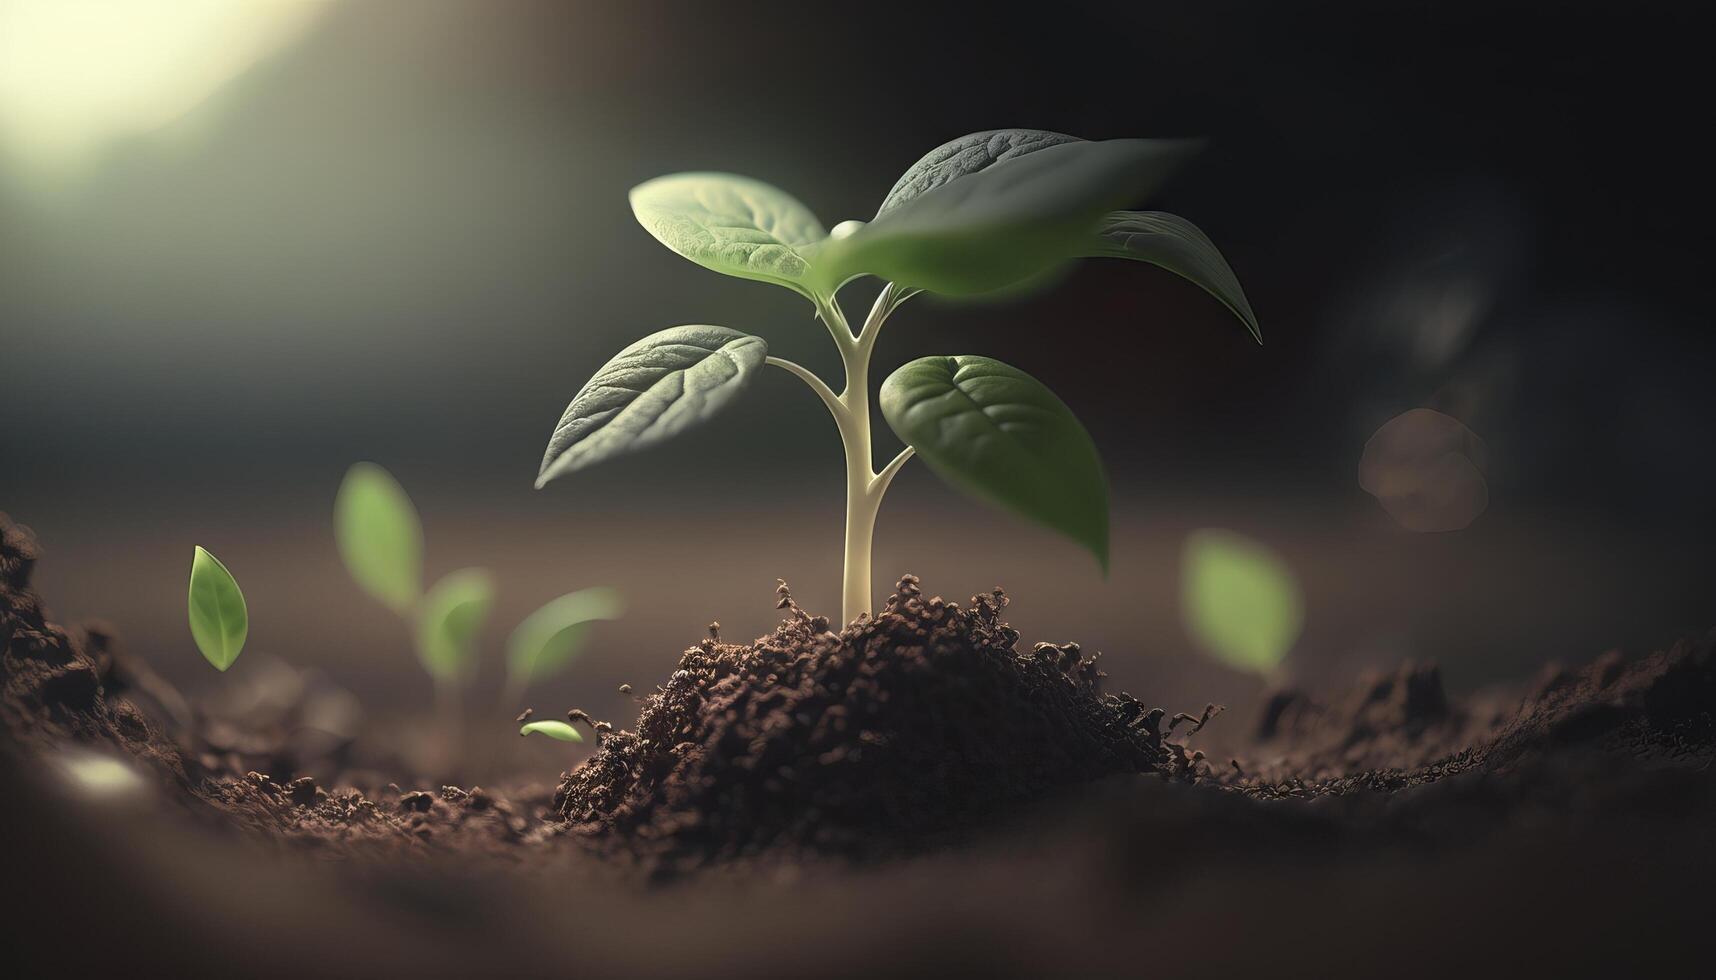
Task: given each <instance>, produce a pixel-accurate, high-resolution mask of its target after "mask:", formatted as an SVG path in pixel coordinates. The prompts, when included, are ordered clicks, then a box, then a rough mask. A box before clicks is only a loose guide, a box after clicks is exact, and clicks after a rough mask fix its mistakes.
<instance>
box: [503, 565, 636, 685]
mask: <svg viewBox="0 0 1716 980" xmlns="http://www.w3.org/2000/svg"><path fill="white" fill-rule="evenodd" d="M624 610H625V607H624V604H623V603H622V602H621V601H620V594H619V593H618V592H615V591H614V590H613V589H608V588H600V587H598V588H594V589H583V590H580V591H578V592H573V593H570V594H568V595H563V596H561V597H560V598H558V599H551V600H549V601H548V602H547V603H546V604H544V605H543V606H542V608H540V609H538V610H536V611H535V612H533V613H531V614H530V615H529V616H526V617H525V618H524V621H523V622H521V623H519V624H518V628H517V629H514V630H513V631H512V636H511V637H510V638H508V640H507V645H506V687H505V688H504V689H503V691H502V697H503V699H504V700H505V701H506V702H509V703H510V702H516V701H517V700H518V699H519V697H520V696H521V695H523V693H524V690H525V688H527V687H529V686H530V685H531V684H533V683H535V682H536V681H539V680H541V679H543V678H545V677H548V676H550V675H552V674H555V673H558V672H559V671H561V670H563V669H565V667H566V665H567V664H568V663H571V661H572V658H573V657H574V656H575V655H576V654H577V653H578V651H579V650H580V649H581V648H582V647H583V645H584V642H585V640H586V639H587V638H588V636H589V633H590V627H591V625H592V624H594V623H596V622H599V621H602V620H611V619H618V618H619V617H620V614H621V613H622V612H624Z"/></svg>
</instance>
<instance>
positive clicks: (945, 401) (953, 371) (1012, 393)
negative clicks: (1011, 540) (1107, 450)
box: [881, 355, 1108, 572]
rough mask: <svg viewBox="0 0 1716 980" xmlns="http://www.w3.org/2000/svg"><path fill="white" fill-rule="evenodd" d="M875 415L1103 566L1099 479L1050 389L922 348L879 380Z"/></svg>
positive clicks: (980, 491)
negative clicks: (932, 354) (915, 357)
mask: <svg viewBox="0 0 1716 980" xmlns="http://www.w3.org/2000/svg"><path fill="white" fill-rule="evenodd" d="M881 405H882V415H883V417H885V418H886V419H887V420H888V425H889V426H891V427H892V428H893V430H894V432H895V433H896V434H898V435H899V437H900V438H901V439H903V440H905V442H906V444H907V445H909V446H911V447H912V448H913V449H914V450H916V451H917V454H918V455H919V456H922V457H923V459H924V462H926V463H928V464H929V467H930V468H931V469H933V470H935V472H936V473H937V474H938V475H940V476H941V478H942V479H944V480H946V481H947V482H949V483H951V484H952V485H954V486H955V487H958V488H959V489H961V490H963V491H965V492H966V493H968V494H970V495H972V496H974V497H977V498H978V499H980V500H986V501H989V502H991V503H995V504H998V505H1000V506H1002V507H1004V508H1006V509H1008V510H1011V511H1013V512H1015V513H1017V514H1019V515H1021V516H1023V517H1026V518H1028V519H1030V520H1033V521H1036V522H1037V523H1039V524H1042V525H1044V526H1046V527H1049V528H1051V529H1053V530H1056V531H1059V532H1060V533H1062V534H1064V535H1066V536H1067V537H1069V538H1072V539H1073V540H1074V541H1076V542H1078V543H1079V544H1081V545H1083V546H1084V547H1086V548H1088V549H1090V551H1091V553H1092V554H1094V555H1095V556H1096V559H1097V561H1098V562H1100V563H1101V565H1102V568H1103V571H1104V572H1106V571H1107V570H1108V481H1107V479H1106V477H1105V476H1104V475H1103V469H1102V460H1101V459H1100V458H1099V457H1098V456H1097V452H1096V446H1095V444H1093V443H1092V442H1091V439H1090V434H1089V433H1088V432H1086V431H1085V429H1084V426H1082V425H1080V424H1079V421H1078V419H1077V418H1075V417H1074V416H1073V413H1072V411H1071V410H1070V409H1068V408H1067V406H1066V405H1065V404H1064V403H1063V402H1062V401H1061V400H1060V399H1059V398H1056V397H1055V395H1054V392H1051V391H1050V390H1049V389H1047V388H1045V387H1044V386H1043V385H1042V384H1041V383H1040V382H1038V381H1037V380H1036V379H1035V378H1032V377H1031V376H1030V375H1028V374H1025V373H1024V372H1023V371H1020V370H1018V369H1017V368H1014V367H1010V366H1008V365H1006V364H1003V363H1001V362H1000V361H996V360H992V359H990V358H987V357H973V356H970V355H961V356H958V357H925V358H920V359H918V360H916V361H912V362H911V363H909V364H906V365H904V366H903V367H901V368H900V369H899V370H897V371H895V372H894V373H893V374H891V375H889V376H888V380H887V381H886V382H884V383H883V384H882V394H881Z"/></svg>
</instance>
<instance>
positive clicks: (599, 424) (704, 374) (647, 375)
mask: <svg viewBox="0 0 1716 980" xmlns="http://www.w3.org/2000/svg"><path fill="white" fill-rule="evenodd" d="M768 353H769V345H768V344H767V343H766V342H765V341H764V340H763V339H762V338H761V337H752V336H750V335H749V334H743V333H740V332H739V331H737V330H729V329H727V328H726V327H711V326H703V325H688V326H682V327H669V328H668V329H666V330H663V331H661V332H659V333H653V334H650V335H649V336H648V337H645V338H644V339H642V340H640V341H638V342H637V343H635V344H633V345H631V346H630V347H627V348H626V349H625V350H623V351H620V353H619V354H617V355H615V357H614V359H613V360H611V361H609V362H608V363H607V364H605V365H603V366H602V369H601V370H600V371H597V372H596V376H595V377H593V378H591V379H590V380H589V381H588V382H586V383H585V385H584V387H583V388H582V389H580V390H579V392H578V396H577V397H576V398H574V399H572V404H571V405H569V406H567V408H566V414H565V415H562V416H561V417H560V424H559V425H557V426H555V427H554V435H553V437H551V438H550V439H549V440H548V451H547V452H545V453H543V455H542V470H541V472H540V473H539V474H538V475H537V478H536V486H537V487H538V488H539V489H540V488H541V487H542V486H544V485H545V484H547V483H548V481H549V480H552V479H554V478H555V477H559V476H564V475H566V474H567V473H571V472H574V471H576V470H581V469H583V468H584V467H586V466H589V465H591V464H592V463H596V462H600V461H601V460H604V459H608V458H609V457H612V456H618V455H622V454H624V453H629V452H636V451H637V450H640V449H644V448H646V447H648V446H653V445H655V444H656V443H658V442H661V441H663V440H665V439H670V438H672V437H674V436H676V435H679V434H680V433H681V432H684V431H685V430H687V429H690V428H693V427H694V426H697V425H700V424H702V423H703V422H705V421H708V420H709V419H710V418H711V417H712V416H714V415H716V414H717V413H719V412H720V411H721V410H722V409H724V408H726V407H727V406H728V404H730V403H731V402H732V400H733V399H734V398H736V397H738V395H739V393H740V392H742V391H744V390H745V388H746V387H748V386H749V385H750V383H751V381H752V379H753V378H754V377H755V376H756V372H757V368H759V367H761V366H762V364H763V359H764V358H766V357H767V356H768Z"/></svg>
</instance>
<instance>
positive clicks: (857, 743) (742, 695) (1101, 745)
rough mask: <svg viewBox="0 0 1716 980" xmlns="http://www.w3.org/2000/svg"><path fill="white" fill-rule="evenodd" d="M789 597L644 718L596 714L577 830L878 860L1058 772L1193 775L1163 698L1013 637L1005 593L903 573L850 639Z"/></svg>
mask: <svg viewBox="0 0 1716 980" xmlns="http://www.w3.org/2000/svg"><path fill="white" fill-rule="evenodd" d="M779 592H780V596H781V599H780V606H781V608H783V609H785V610H787V612H788V618H787V619H786V620H785V621H784V622H782V623H781V625H780V626H779V628H777V629H776V630H775V632H774V633H772V634H770V635H769V636H765V637H763V638H762V639H760V640H758V641H756V642H755V643H751V644H730V643H721V642H720V641H719V635H718V632H717V630H718V627H715V628H712V629H711V636H710V638H709V639H706V640H704V641H703V642H701V643H699V644H698V645H697V646H695V647H692V648H691V649H689V650H687V651H686V652H685V655H684V656H683V657H682V658H681V660H680V662H679V666H678V669H677V670H675V671H674V673H673V676H672V677H670V678H669V679H668V682H667V684H666V685H664V686H663V687H661V688H659V689H658V690H657V691H656V692H655V693H654V694H651V695H649V696H648V697H646V698H645V699H644V701H643V709H642V711H641V712H640V714H639V716H638V721H637V726H636V730H635V731H617V732H615V731H603V729H606V728H608V727H609V726H607V725H606V724H605V723H602V724H599V725H598V726H597V731H598V732H599V733H600V735H599V737H600V738H601V746H600V749H599V751H598V752H597V753H596V754H595V755H594V756H593V757H592V758H591V759H589V760H588V761H586V762H585V763H584V764H583V765H581V766H579V767H578V768H577V770H576V771H574V772H572V773H571V774H570V775H569V776H568V777H567V778H566V780H565V781H564V782H562V783H561V785H560V789H559V791H558V792H556V794H555V809H556V811H557V812H558V814H559V815H560V817H561V818H563V819H564V820H566V821H567V822H568V823H569V824H570V825H571V827H572V828H573V829H575V830H577V831H578V832H581V833H584V834H589V835H598V836H609V837H618V838H621V839H622V840H624V841H625V842H626V846H627V849H628V850H630V851H632V852H633V853H647V854H649V855H651V856H652V857H655V858H657V859H659V860H660V861H661V862H662V864H663V866H664V867H667V868H670V869H671V868H682V867H686V866H695V865H697V864H701V863H705V862H707V861H723V860H730V859H734V858H749V857H755V856H757V855H759V854H763V853H765V852H768V851H771V850H775V849H781V848H785V849H789V850H792V851H802V850H806V849H810V850H814V851H817V852H819V853H823V854H839V855H844V856H848V857H854V858H859V857H865V858H873V857H876V856H879V855H882V854H887V853H897V852H904V851H911V850H921V849H923V848H925V847H929V846H933V845H934V844H935V843H938V842H940V841H942V840H943V839H945V837H946V835H948V834H949V833H950V832H956V831H958V830H959V829H960V828H969V827H970V826H972V825H973V824H974V823H981V822H982V821H984V820H985V819H987V818H988V817H990V816H992V815H993V814H995V813H996V812H997V811H999V810H1001V809H1002V808H1004V807H1006V806H1007V805H1009V804H1012V803H1016V802H1018V801H1022V800H1029V799H1033V798H1036V797H1038V796H1041V795H1042V794H1044V793H1046V792H1049V791H1051V790H1053V789H1054V788H1055V787H1057V786H1062V785H1066V784H1069V783H1081V782H1089V781H1090V780H1093V779H1097V778H1100V777H1103V776H1109V775H1113V774H1116V773H1153V774H1156V775H1160V776H1162V777H1165V778H1181V779H1189V778H1193V777H1194V775H1195V772H1194V769H1195V766H1196V765H1197V763H1195V762H1193V761H1192V760H1191V759H1190V758H1189V757H1188V754H1187V752H1186V750H1185V748H1184V747H1183V746H1181V745H1180V744H1178V743H1176V742H1173V741H1171V740H1169V739H1167V738H1164V733H1163V727H1164V726H1163V718H1164V712H1163V711H1162V709H1160V708H1147V707H1146V706H1145V705H1144V704H1143V703H1142V702H1140V701H1139V700H1138V699H1137V698H1134V697H1132V696H1131V695H1130V694H1124V693H1122V694H1118V695H1107V696H1105V695H1103V694H1102V693H1101V686H1102V681H1103V677H1104V675H1103V672H1102V671H1101V670H1099V669H1098V668H1097V658H1096V657H1095V656H1089V655H1086V654H1084V653H1083V652H1082V651H1080V649H1079V647H1078V645H1077V644H1067V645H1064V646H1056V645H1053V644H1048V643H1039V644H1037V645H1036V646H1035V647H1033V648H1031V649H1030V650H1023V651H1022V650H1019V649H1017V643H1018V639H1019V634H1018V633H1017V632H1016V631H1014V630H1013V629H1011V628H1010V627H1008V626H1007V624H1006V623H1004V622H1002V621H1001V612H1002V610H1003V609H1004V608H1005V607H1006V605H1007V597H1006V595H1005V594H1004V593H1003V592H1002V591H1001V590H999V589H997V590H995V591H994V592H992V593H989V594H986V595H979V596H976V597H974V598H973V599H972V600H971V603H970V605H968V606H965V607H961V606H960V605H959V604H958V603H955V602H948V601H945V600H943V599H942V598H941V597H940V596H933V597H931V596H925V595H924V594H923V591H922V589H921V588H920V586H919V583H918V580H917V578H916V577H915V576H910V575H908V576H906V577H905V578H903V579H901V580H900V582H899V584H898V585H897V586H896V591H895V592H894V594H892V595H890V596H888V599H887V602H886V603H885V604H884V605H883V607H882V610H881V611H880V612H879V613H878V614H877V615H876V616H875V617H874V618H871V617H865V618H862V619H860V620H859V621H858V622H856V623H854V624H852V625H850V626H848V627H847V628H846V629H844V630H842V631H840V632H839V633H835V632H833V631H831V630H830V627H829V622H828V620H827V619H825V618H823V617H820V616H811V615H808V614H807V613H805V612H804V611H803V610H801V609H800V608H798V605H797V604H796V603H795V602H793V600H792V596H791V594H790V593H789V592H788V591H787V587H786V585H785V583H782V585H781V587H780V590H779ZM581 715H582V712H577V711H574V712H573V713H572V716H573V717H578V716H581Z"/></svg>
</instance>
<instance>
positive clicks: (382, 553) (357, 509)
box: [334, 463, 423, 616]
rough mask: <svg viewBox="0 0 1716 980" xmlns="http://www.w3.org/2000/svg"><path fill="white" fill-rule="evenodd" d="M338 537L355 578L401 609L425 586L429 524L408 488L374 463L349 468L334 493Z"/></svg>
mask: <svg viewBox="0 0 1716 980" xmlns="http://www.w3.org/2000/svg"><path fill="white" fill-rule="evenodd" d="M334 537H335V540H336V541H338V542H339V546H340V557H341V558H342V559H344V560H345V563H346V570H347V571H349V572H351V576H352V579H353V580H354V581H356V582H357V584H358V585H359V586H361V587H362V588H363V590H364V591H365V592H368V593H369V594H370V595H372V596H374V597H375V599H376V601H378V602H380V603H381V604H382V605H384V606H386V607H387V608H389V609H391V610H393V611H394V612H396V613H398V614H400V615H401V616H403V615H405V614H406V613H408V612H410V611H411V607H413V606H415V605H416V604H417V600H418V598H419V597H420V596H421V594H422V591H423V524H422V522H421V521H420V520H419V519H418V517H417V508H416V507H413V506H412V504H411V498H410V497H408V496H406V493H405V488H404V487H401V486H400V485H399V481H397V480H395V479H394V478H393V474H391V473H389V472H387V470H385V469H383V468H381V467H380V466H377V465H376V464H374V463H357V464H355V465H354V466H352V468H351V469H349V470H347V471H346V478H345V480H344V481H342V482H341V483H340V492H339V494H338V495H337V496H336V497H335V498H334Z"/></svg>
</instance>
